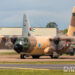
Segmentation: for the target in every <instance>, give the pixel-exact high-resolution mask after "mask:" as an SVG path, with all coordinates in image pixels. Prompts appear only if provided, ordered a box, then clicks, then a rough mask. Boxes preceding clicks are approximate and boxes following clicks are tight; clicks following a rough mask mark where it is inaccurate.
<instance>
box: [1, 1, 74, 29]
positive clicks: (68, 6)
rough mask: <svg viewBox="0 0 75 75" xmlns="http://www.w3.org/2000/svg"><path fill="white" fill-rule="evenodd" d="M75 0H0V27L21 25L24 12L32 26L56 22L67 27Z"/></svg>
mask: <svg viewBox="0 0 75 75" xmlns="http://www.w3.org/2000/svg"><path fill="white" fill-rule="evenodd" d="M74 5H75V0H0V27H22V22H23V14H24V13H26V14H27V15H28V18H29V20H30V24H31V26H32V27H45V26H46V24H47V23H48V22H56V23H57V24H58V26H59V28H60V29H63V28H68V25H69V23H70V18H71V13H72V9H73V6H74Z"/></svg>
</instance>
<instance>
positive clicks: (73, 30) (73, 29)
mask: <svg viewBox="0 0 75 75" xmlns="http://www.w3.org/2000/svg"><path fill="white" fill-rule="evenodd" d="M67 35H68V36H75V6H74V8H73V11H72V18H71V22H70V25H69V29H68V34H67Z"/></svg>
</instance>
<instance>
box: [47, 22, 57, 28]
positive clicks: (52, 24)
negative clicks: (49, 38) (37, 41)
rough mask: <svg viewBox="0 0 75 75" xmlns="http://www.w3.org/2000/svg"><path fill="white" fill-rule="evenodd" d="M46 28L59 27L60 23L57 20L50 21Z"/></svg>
mask: <svg viewBox="0 0 75 75" xmlns="http://www.w3.org/2000/svg"><path fill="white" fill-rule="evenodd" d="M46 28H57V29H58V25H57V24H56V23H55V22H49V23H48V24H47V25H46Z"/></svg>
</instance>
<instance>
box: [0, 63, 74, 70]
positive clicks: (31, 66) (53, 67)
mask: <svg viewBox="0 0 75 75" xmlns="http://www.w3.org/2000/svg"><path fill="white" fill-rule="evenodd" d="M67 67H68V68H70V67H73V68H75V65H74V64H0V69H42V70H48V69H51V70H64V69H65V68H67Z"/></svg>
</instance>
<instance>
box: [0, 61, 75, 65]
mask: <svg viewBox="0 0 75 75" xmlns="http://www.w3.org/2000/svg"><path fill="white" fill-rule="evenodd" d="M0 64H75V61H34V62H27V61H25V62H24V61H23V62H10V61H9V62H0Z"/></svg>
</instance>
